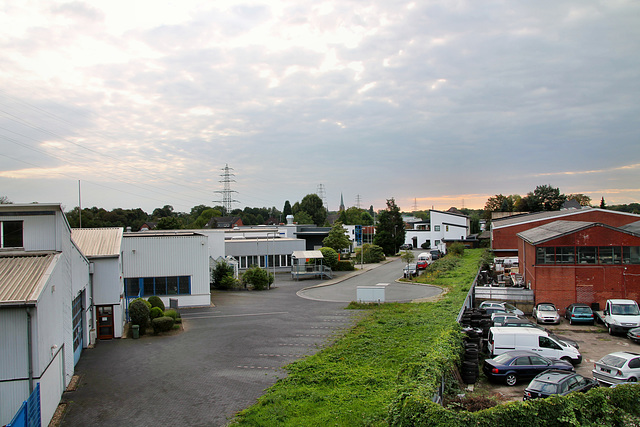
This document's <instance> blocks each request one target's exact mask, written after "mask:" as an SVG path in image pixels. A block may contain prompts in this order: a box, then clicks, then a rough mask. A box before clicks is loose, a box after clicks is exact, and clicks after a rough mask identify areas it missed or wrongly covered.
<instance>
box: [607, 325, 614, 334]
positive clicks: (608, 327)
mask: <svg viewBox="0 0 640 427" xmlns="http://www.w3.org/2000/svg"><path fill="white" fill-rule="evenodd" d="M605 326H606V327H607V329H609V335H613V328H612V327H611V325H608V324H606V323H605Z"/></svg>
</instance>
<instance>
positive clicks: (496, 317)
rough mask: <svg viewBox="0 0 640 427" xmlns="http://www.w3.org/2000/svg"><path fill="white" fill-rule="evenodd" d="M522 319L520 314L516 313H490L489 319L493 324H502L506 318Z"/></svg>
mask: <svg viewBox="0 0 640 427" xmlns="http://www.w3.org/2000/svg"><path fill="white" fill-rule="evenodd" d="M513 319H517V320H522V318H521V317H520V316H518V315H517V314H511V313H493V314H491V321H492V322H493V326H504V324H505V322H506V321H507V320H513Z"/></svg>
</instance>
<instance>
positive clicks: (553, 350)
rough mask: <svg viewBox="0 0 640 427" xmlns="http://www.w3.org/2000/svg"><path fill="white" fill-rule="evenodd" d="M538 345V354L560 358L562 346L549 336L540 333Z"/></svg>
mask: <svg viewBox="0 0 640 427" xmlns="http://www.w3.org/2000/svg"><path fill="white" fill-rule="evenodd" d="M538 346H539V348H540V350H539V354H541V355H543V356H547V357H554V358H560V351H561V350H562V347H560V345H558V343H556V342H555V341H554V340H552V339H551V338H549V337H545V336H542V335H541V336H539V337H538Z"/></svg>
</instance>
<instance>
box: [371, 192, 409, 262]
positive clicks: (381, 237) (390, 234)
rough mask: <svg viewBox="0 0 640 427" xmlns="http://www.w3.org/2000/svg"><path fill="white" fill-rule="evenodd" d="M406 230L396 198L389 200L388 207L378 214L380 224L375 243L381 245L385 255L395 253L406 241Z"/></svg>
mask: <svg viewBox="0 0 640 427" xmlns="http://www.w3.org/2000/svg"><path fill="white" fill-rule="evenodd" d="M405 234H406V230H405V228H404V221H402V215H401V213H400V209H399V208H398V206H397V205H396V201H395V199H393V198H391V199H388V200H387V209H385V210H384V211H382V212H380V214H378V225H377V226H376V236H375V237H374V238H373V243H374V244H376V245H378V246H380V247H381V248H382V250H383V251H384V254H385V255H393V254H395V253H396V252H397V250H398V247H399V246H400V245H402V243H403V242H404V238H405Z"/></svg>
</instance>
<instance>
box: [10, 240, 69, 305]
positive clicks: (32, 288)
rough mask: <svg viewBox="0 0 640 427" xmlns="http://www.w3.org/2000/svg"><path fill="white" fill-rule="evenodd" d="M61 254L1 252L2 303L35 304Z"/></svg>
mask: <svg viewBox="0 0 640 427" xmlns="http://www.w3.org/2000/svg"><path fill="white" fill-rule="evenodd" d="M59 256H60V254H58V253H54V252H49V253H37V254H33V253H28V252H24V253H12V254H7V255H4V254H0V305H14V304H20V305H22V304H29V305H35V303H36V301H37V300H38V297H39V296H40V292H42V289H43V288H44V286H45V284H46V283H47V280H48V278H49V275H50V274H51V270H52V269H53V266H54V265H55V262H56V261H57V259H58V257H59Z"/></svg>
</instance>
